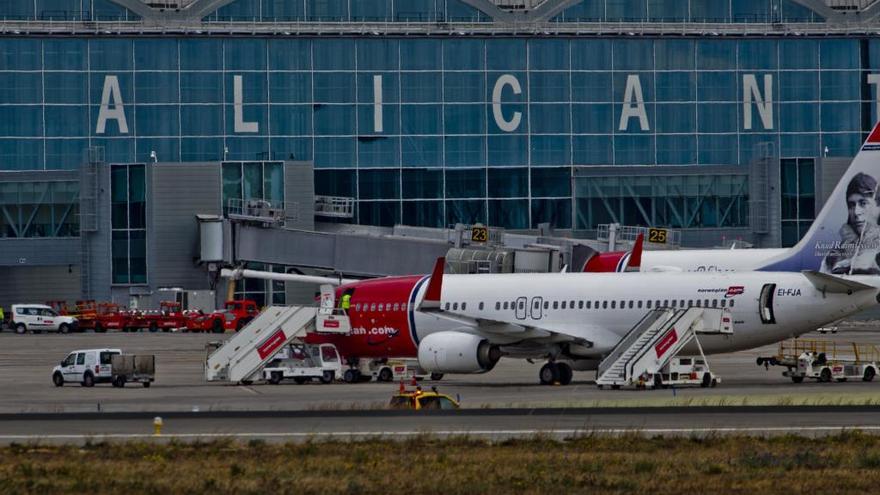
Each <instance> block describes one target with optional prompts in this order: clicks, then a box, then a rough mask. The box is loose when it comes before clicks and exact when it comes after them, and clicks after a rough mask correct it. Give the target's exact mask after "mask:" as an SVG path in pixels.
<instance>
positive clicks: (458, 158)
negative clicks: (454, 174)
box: [444, 136, 486, 167]
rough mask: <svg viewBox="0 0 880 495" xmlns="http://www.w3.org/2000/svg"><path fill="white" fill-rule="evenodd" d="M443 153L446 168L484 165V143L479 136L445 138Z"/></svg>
mask: <svg viewBox="0 0 880 495" xmlns="http://www.w3.org/2000/svg"><path fill="white" fill-rule="evenodd" d="M444 153H445V157H446V161H445V165H446V166H447V167H473V166H485V165H486V142H485V138H483V137H481V136H447V137H446V138H444Z"/></svg>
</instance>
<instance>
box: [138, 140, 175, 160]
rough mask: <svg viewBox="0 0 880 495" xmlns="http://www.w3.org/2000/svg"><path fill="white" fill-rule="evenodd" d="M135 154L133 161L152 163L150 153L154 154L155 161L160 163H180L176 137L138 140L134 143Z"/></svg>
mask: <svg viewBox="0 0 880 495" xmlns="http://www.w3.org/2000/svg"><path fill="white" fill-rule="evenodd" d="M135 147H136V148H137V154H136V155H135V161H138V162H150V161H152V158H151V156H150V155H151V154H152V153H151V152H153V151H155V152H156V159H157V160H158V161H160V162H179V161H180V140H179V139H178V138H176V137H162V138H138V139H137V141H136V142H135Z"/></svg>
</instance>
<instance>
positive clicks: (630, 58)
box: [613, 40, 654, 71]
mask: <svg viewBox="0 0 880 495" xmlns="http://www.w3.org/2000/svg"><path fill="white" fill-rule="evenodd" d="M613 51H614V70H627V71H639V70H651V69H653V68H654V42H653V41H650V40H615V41H614V42H613Z"/></svg>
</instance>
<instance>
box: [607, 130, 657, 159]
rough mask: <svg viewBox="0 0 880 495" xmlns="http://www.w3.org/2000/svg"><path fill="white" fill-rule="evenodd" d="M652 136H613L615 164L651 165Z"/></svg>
mask: <svg viewBox="0 0 880 495" xmlns="http://www.w3.org/2000/svg"><path fill="white" fill-rule="evenodd" d="M655 159H656V158H655V150H654V136H634V135H617V136H614V163H615V164H617V165H653V164H654V162H655Z"/></svg>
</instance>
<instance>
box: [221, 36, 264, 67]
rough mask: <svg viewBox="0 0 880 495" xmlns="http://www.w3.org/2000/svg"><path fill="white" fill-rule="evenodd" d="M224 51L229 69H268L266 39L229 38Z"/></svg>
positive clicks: (225, 61) (226, 65)
mask: <svg viewBox="0 0 880 495" xmlns="http://www.w3.org/2000/svg"><path fill="white" fill-rule="evenodd" d="M223 53H224V63H225V67H226V70H227V71H239V70H241V71H251V70H265V69H266V55H267V52H266V40H262V39H241V38H237V39H236V38H233V39H228V40H227V41H226V44H225V46H224V50H223Z"/></svg>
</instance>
